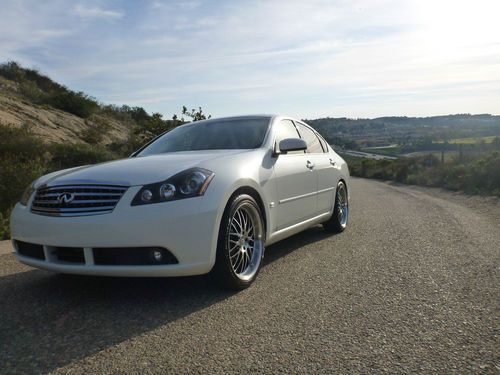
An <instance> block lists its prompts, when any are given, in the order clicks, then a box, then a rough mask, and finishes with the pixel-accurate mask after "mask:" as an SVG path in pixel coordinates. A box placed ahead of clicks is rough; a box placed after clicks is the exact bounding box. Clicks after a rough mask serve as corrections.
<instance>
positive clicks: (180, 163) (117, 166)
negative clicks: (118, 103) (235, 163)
mask: <svg viewBox="0 0 500 375" xmlns="http://www.w3.org/2000/svg"><path fill="white" fill-rule="evenodd" d="M243 152H248V151H247V150H215V151H187V152H175V153H166V154H160V155H151V156H142V157H135V158H128V159H121V160H115V161H110V162H106V163H101V164H96V165H88V166H83V167H77V168H72V169H66V170H63V171H59V172H55V173H51V174H50V175H46V176H44V177H42V178H40V179H39V180H38V181H37V184H36V185H37V187H39V186H41V185H47V186H54V185H68V184H113V185H124V186H133V185H145V184H150V183H155V182H160V181H163V180H165V179H167V178H169V177H170V176H173V175H174V174H176V173H178V172H181V171H183V170H186V169H188V168H193V167H197V166H203V163H204V162H207V161H212V160H214V159H224V158H228V157H232V156H234V155H236V154H240V153H243Z"/></svg>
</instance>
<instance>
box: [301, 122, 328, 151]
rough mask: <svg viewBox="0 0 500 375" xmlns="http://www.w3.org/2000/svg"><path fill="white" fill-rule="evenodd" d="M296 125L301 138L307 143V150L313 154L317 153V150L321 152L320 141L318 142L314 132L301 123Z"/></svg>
mask: <svg viewBox="0 0 500 375" xmlns="http://www.w3.org/2000/svg"><path fill="white" fill-rule="evenodd" d="M297 127H298V128H299V132H300V134H301V135H302V138H304V141H306V143H307V152H309V153H311V154H313V153H318V152H321V153H322V152H323V148H322V147H321V143H319V139H318V137H316V134H314V132H313V131H312V130H311V129H309V128H308V127H307V126H305V125H302V124H301V123H298V124H297Z"/></svg>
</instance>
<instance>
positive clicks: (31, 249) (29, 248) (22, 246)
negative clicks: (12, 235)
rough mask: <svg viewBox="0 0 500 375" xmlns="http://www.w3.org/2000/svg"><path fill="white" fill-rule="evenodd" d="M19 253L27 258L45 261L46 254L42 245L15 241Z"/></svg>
mask: <svg viewBox="0 0 500 375" xmlns="http://www.w3.org/2000/svg"><path fill="white" fill-rule="evenodd" d="M15 243H16V248H17V252H18V253H19V254H21V255H23V256H25V257H30V258H36V259H40V260H45V254H44V252H43V246H42V245H36V244H34V243H29V242H23V241H18V240H16V241H15Z"/></svg>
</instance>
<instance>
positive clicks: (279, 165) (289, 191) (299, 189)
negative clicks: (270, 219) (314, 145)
mask: <svg viewBox="0 0 500 375" xmlns="http://www.w3.org/2000/svg"><path fill="white" fill-rule="evenodd" d="M275 134H276V136H275V147H276V150H277V151H279V142H280V141H281V140H283V139H286V138H300V136H299V133H298V132H297V129H296V127H295V125H294V123H293V121H291V120H282V121H280V122H279V123H278V124H277V130H276V132H275ZM308 156H309V155H308V154H307V153H305V152H304V151H293V152H288V153H286V154H278V156H277V157H276V162H275V164H274V178H275V181H276V189H277V197H278V202H276V209H277V220H276V230H280V229H284V228H286V227H289V226H291V225H293V224H296V223H299V222H301V221H304V220H307V219H309V218H311V217H313V216H314V214H315V212H316V211H317V209H316V201H317V199H316V190H317V177H316V172H315V171H314V168H313V167H311V163H308V161H309V158H308Z"/></svg>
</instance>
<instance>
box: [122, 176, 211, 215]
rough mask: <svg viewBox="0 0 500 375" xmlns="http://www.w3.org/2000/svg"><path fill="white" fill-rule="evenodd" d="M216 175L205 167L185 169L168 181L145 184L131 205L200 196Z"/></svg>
mask: <svg viewBox="0 0 500 375" xmlns="http://www.w3.org/2000/svg"><path fill="white" fill-rule="evenodd" d="M214 175H215V174H214V172H212V171H209V170H207V169H203V168H192V169H188V170H185V171H183V172H181V173H178V174H176V175H175V176H172V177H170V178H169V179H168V180H166V181H162V182H157V183H155V184H149V185H144V186H143V187H142V188H141V190H139V192H138V193H137V194H136V196H135V197H134V199H133V200H132V203H131V205H132V206H137V205H141V204H150V203H160V202H168V201H173V200H179V199H185V198H192V197H198V196H200V195H203V194H205V191H206V190H207V188H208V185H209V184H210V181H212V179H213V178H214Z"/></svg>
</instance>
